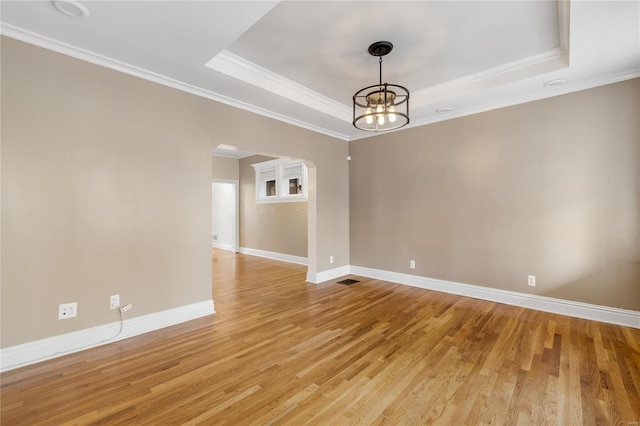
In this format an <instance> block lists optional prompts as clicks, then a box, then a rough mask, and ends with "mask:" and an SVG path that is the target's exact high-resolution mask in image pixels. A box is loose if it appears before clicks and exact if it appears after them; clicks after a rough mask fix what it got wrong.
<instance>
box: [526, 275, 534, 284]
mask: <svg viewBox="0 0 640 426" xmlns="http://www.w3.org/2000/svg"><path fill="white" fill-rule="evenodd" d="M527 284H529V285H530V286H531V287H535V286H536V276H535V275H529V277H528V278H527Z"/></svg>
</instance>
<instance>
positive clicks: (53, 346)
mask: <svg viewBox="0 0 640 426" xmlns="http://www.w3.org/2000/svg"><path fill="white" fill-rule="evenodd" d="M214 313H215V309H214V305H213V300H206V301H204V302H199V303H194V304H192V305H187V306H181V307H179V308H174V309H168V310H166V311H161V312H156V313H153V314H148V315H142V316H139V317H134V318H131V319H125V321H124V326H123V329H122V333H120V335H117V333H118V331H119V330H120V322H119V321H118V322H113V323H110V324H105V325H99V326H96V327H91V328H87V329H84V330H79V331H74V332H72V333H66V334H61V335H59V336H53V337H48V338H46V339H41V340H36V341H33V342H28V343H23V344H21V345H16V346H10V347H8V348H4V349H0V371H7V370H12V369H14V368H18V367H23V366H25V365H29V364H34V363H36V362H40V361H45V360H48V359H52V358H57V357H59V356H63V355H68V354H71V353H74V352H79V351H82V350H85V349H89V348H93V347H96V346H101V345H105V344H107V343H113V342H117V341H118V340H123V339H127V338H129V337H133V336H137V335H139V334H144V333H148V332H150V331H154V330H158V329H161V328H164V327H169V326H171V325H175V324H179V323H181V322H185V321H189V320H192V319H196V318H200V317H203V316H207V315H211V314H214ZM116 335H117V336H116ZM114 336H115V337H114Z"/></svg>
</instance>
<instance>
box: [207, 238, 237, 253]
mask: <svg viewBox="0 0 640 426" xmlns="http://www.w3.org/2000/svg"><path fill="white" fill-rule="evenodd" d="M211 247H213V248H216V249H220V250H227V251H233V252H235V250H234V249H233V245H232V244H224V243H219V242H217V241H214V242H212V243H211Z"/></svg>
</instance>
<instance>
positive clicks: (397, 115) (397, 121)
mask: <svg viewBox="0 0 640 426" xmlns="http://www.w3.org/2000/svg"><path fill="white" fill-rule="evenodd" d="M391 49H393V44H391V43H390V42H388V41H377V42H375V43H373V44H372V45H371V46H369V54H371V55H372V56H378V57H379V58H380V59H379V61H378V62H379V64H380V83H379V84H374V85H373V86H368V87H365V88H364V89H360V90H358V91H357V92H356V94H355V95H353V125H354V126H355V127H356V128H357V129H360V130H366V131H369V132H384V131H387V130H394V129H399V128H400V127H402V126H406V125H407V124H409V91H408V90H407V89H406V88H405V87H402V86H399V85H397V84H389V83H382V57H383V56H384V55H386V54H388V53H389V52H391Z"/></svg>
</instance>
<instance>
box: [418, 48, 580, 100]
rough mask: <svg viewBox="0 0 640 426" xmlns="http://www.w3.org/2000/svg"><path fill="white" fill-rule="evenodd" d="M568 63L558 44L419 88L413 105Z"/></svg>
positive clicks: (554, 68)
mask: <svg viewBox="0 0 640 426" xmlns="http://www.w3.org/2000/svg"><path fill="white" fill-rule="evenodd" d="M568 66H569V59H568V51H567V50H566V49H565V48H564V47H558V48H555V49H553V50H549V51H547V52H544V53H541V54H538V55H534V56H530V57H528V58H525V59H521V60H519V61H514V62H510V63H507V64H503V65H500V66H498V67H495V68H491V69H488V70H485V71H481V72H478V73H475V74H470V75H468V76H464V77H462V78H458V79H456V80H451V81H448V82H446V83H442V84H438V85H436V86H432V87H429V88H426V89H422V90H419V91H417V92H414V93H413V94H412V95H411V98H412V105H413V106H414V107H416V108H420V107H422V106H425V105H429V104H430V103H433V102H434V99H438V97H439V96H443V95H447V96H450V95H451V92H455V91H460V90H467V91H468V90H470V89H480V88H487V87H491V86H495V85H500V84H506V83H510V82H512V81H514V80H516V79H518V80H519V79H523V78H529V77H533V76H535V75H538V74H541V73H547V72H551V71H557V70H558V69H561V68H566V67H568Z"/></svg>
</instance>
